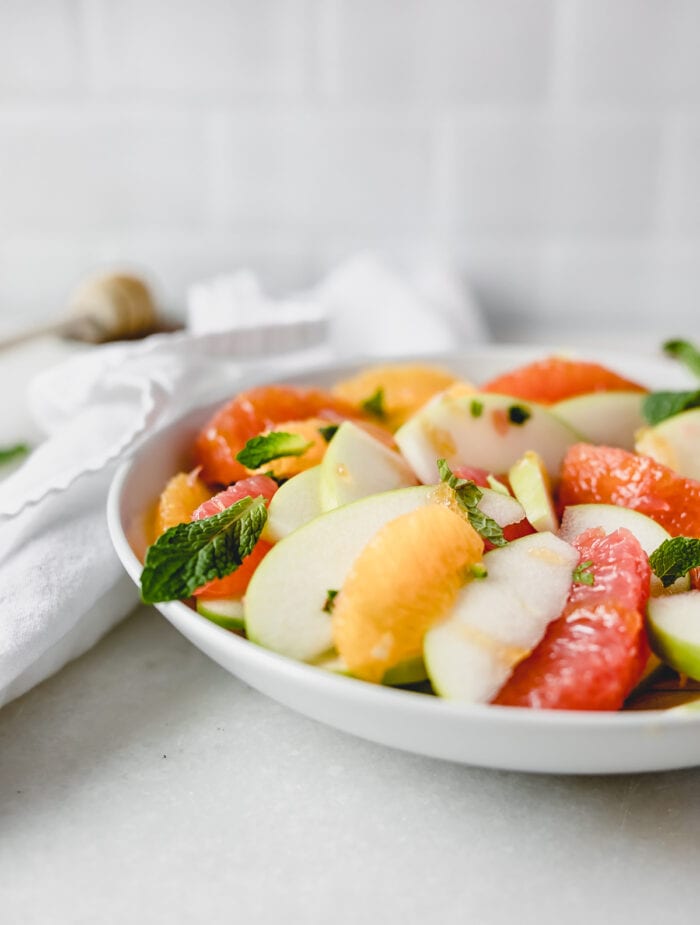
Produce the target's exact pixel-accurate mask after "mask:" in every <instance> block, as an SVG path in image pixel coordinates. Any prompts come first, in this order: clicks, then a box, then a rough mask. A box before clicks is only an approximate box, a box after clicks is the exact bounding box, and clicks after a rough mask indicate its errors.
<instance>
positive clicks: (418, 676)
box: [312, 649, 428, 687]
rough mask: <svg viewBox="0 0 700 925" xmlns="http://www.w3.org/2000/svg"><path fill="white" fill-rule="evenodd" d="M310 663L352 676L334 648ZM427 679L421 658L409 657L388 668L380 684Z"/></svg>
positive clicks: (392, 684)
mask: <svg viewBox="0 0 700 925" xmlns="http://www.w3.org/2000/svg"><path fill="white" fill-rule="evenodd" d="M312 665H313V666H314V667H315V668H323V670H324V671H332V672H333V673H334V674H342V675H346V676H347V677H352V675H351V673H350V669H349V668H348V666H347V665H346V664H345V662H344V661H343V659H342V658H341V657H340V656H339V655H338V653H337V652H336V651H335V649H334V650H333V651H332V652H329V653H328V654H327V655H324V656H322V657H321V658H319V659H318V660H317V661H315V662H312ZM427 679H428V674H427V672H426V670H425V662H424V661H423V659H422V658H410V659H407V660H406V661H405V662H400V663H399V664H398V665H394V667H393V668H390V669H389V670H388V671H387V672H386V674H385V675H384V677H383V678H382V684H385V685H387V686H389V687H403V686H405V685H407V684H420V682H421V681H426V680H427Z"/></svg>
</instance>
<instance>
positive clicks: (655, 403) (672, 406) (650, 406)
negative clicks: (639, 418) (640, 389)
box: [642, 390, 700, 426]
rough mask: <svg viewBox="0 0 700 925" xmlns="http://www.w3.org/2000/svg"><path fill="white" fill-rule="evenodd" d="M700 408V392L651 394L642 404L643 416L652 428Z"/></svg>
mask: <svg viewBox="0 0 700 925" xmlns="http://www.w3.org/2000/svg"><path fill="white" fill-rule="evenodd" d="M691 408H700V390H698V391H695V392H651V393H650V394H649V395H647V396H646V397H645V398H644V401H643V402H642V414H643V415H644V417H645V418H646V420H647V422H648V423H649V424H651V425H652V426H653V425H654V424H660V423H661V422H662V421H665V420H666V419H667V418H672V417H673V416H674V415H675V414H680V413H681V411H689V410H690V409H691Z"/></svg>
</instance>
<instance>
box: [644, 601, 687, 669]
mask: <svg viewBox="0 0 700 925" xmlns="http://www.w3.org/2000/svg"><path fill="white" fill-rule="evenodd" d="M647 614H648V619H647V628H648V631H649V642H650V644H651V647H652V649H653V650H654V652H655V653H656V654H657V655H658V656H659V658H660V659H661V660H662V661H663V662H666V664H667V665H670V666H671V668H675V670H676V671H679V672H680V673H681V674H685V675H687V676H688V677H689V678H693V680H694V681H700V591H687V592H686V593H685V594H673V595H671V596H670V597H655V598H653V599H652V600H650V601H649V608H648V612H647Z"/></svg>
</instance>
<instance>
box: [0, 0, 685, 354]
mask: <svg viewBox="0 0 700 925" xmlns="http://www.w3.org/2000/svg"><path fill="white" fill-rule="evenodd" d="M699 48H700V0H1V2H0V321H2V319H3V318H4V319H7V318H14V317H20V316H21V317H23V318H30V317H36V318H40V317H42V316H45V315H50V314H51V313H53V312H55V311H56V309H57V307H60V304H61V301H62V300H63V299H64V298H65V295H66V293H67V292H68V291H69V289H70V287H71V286H72V285H73V283H75V282H76V281H77V280H78V279H79V278H80V277H81V276H83V275H84V274H85V273H86V272H89V271H92V270H94V269H97V268H102V267H112V266H118V265H126V266H132V267H136V268H140V269H143V270H145V271H148V272H149V273H150V275H151V278H152V280H153V281H154V283H155V285H156V287H157V289H158V292H159V295H160V296H161V298H162V299H163V301H164V302H165V303H166V304H167V305H168V306H169V307H170V308H171V309H174V310H181V308H182V304H183V300H184V293H185V289H186V286H187V285H188V284H189V283H190V282H192V281H193V280H196V279H198V278H200V277H202V276H206V275H208V274H211V273H215V272H219V271H222V270H226V269H231V268H235V267H238V266H240V265H248V266H252V267H253V268H254V269H255V270H257V271H259V272H260V273H261V275H262V277H263V279H264V281H265V282H266V283H267V285H268V286H269V288H271V289H272V290H273V291H279V290H282V289H287V288H290V287H296V286H302V285H306V284H308V283H310V282H312V281H313V280H315V279H317V278H318V276H319V275H320V274H321V273H322V272H323V271H324V269H326V268H327V267H328V266H330V265H331V264H332V263H334V262H336V261H337V260H339V259H341V258H342V257H343V256H344V255H345V254H349V253H352V252H355V251H357V250H359V249H364V248H367V247H370V248H377V249H379V250H381V251H383V252H385V253H387V254H388V255H389V256H390V257H391V258H392V259H394V260H396V261H397V262H399V263H401V262H411V261H413V260H416V259H419V258H420V257H421V256H422V255H423V254H432V253H436V252H438V253H444V254H446V255H447V256H449V257H450V258H451V259H453V260H454V261H455V262H456V264H457V265H458V266H459V267H460V268H461V269H462V270H463V271H464V272H465V274H466V275H467V276H468V278H469V279H470V280H471V281H472V283H473V285H474V287H475V289H476V291H477V293H478V295H479V296H480V297H481V300H482V302H483V304H484V305H485V306H486V308H487V309H488V312H489V322H490V324H491V327H492V329H493V331H494V333H495V334H496V336H498V337H501V338H510V339H522V338H523V337H526V336H528V333H529V332H532V333H533V334H534V335H535V336H536V335H537V334H538V333H539V332H541V331H542V330H543V329H545V328H549V329H551V330H553V331H555V332H556V331H560V330H561V331H566V332H571V331H575V330H579V329H580V330H581V331H583V332H585V331H587V330H590V329H592V328H593V329H595V328H598V327H599V326H601V325H605V329H606V330H612V329H613V328H616V329H618V330H620V331H621V330H624V329H625V328H630V329H633V330H635V331H638V330H640V328H643V327H644V326H646V327H647V328H653V329H654V330H657V329H658V330H667V331H668V333H669V334H672V333H673V334H675V333H689V331H691V330H692V327H694V322H695V321H696V319H697V317H698V305H699V304H700V54H699V53H698V49H699Z"/></svg>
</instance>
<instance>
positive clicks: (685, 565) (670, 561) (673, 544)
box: [649, 536, 700, 588]
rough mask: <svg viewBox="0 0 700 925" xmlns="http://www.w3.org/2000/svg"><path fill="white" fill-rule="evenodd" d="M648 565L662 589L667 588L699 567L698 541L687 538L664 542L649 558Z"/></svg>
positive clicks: (674, 538) (699, 547) (680, 537)
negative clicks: (659, 580) (658, 579)
mask: <svg viewBox="0 0 700 925" xmlns="http://www.w3.org/2000/svg"><path fill="white" fill-rule="evenodd" d="M649 564H650V565H651V568H652V571H653V572H654V574H655V575H656V576H657V578H660V579H661V584H662V585H663V586H664V588H668V587H670V586H671V585H672V584H673V583H674V582H675V581H678V579H679V578H682V577H683V576H684V575H687V574H688V572H689V571H690V570H691V569H693V568H698V566H700V540H698V539H694V538H693V537H689V536H675V537H673V539H670V540H664V542H663V543H662V544H661V545H660V546H659V548H658V549H655V550H654V552H653V553H652V554H651V555H650V556H649Z"/></svg>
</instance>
